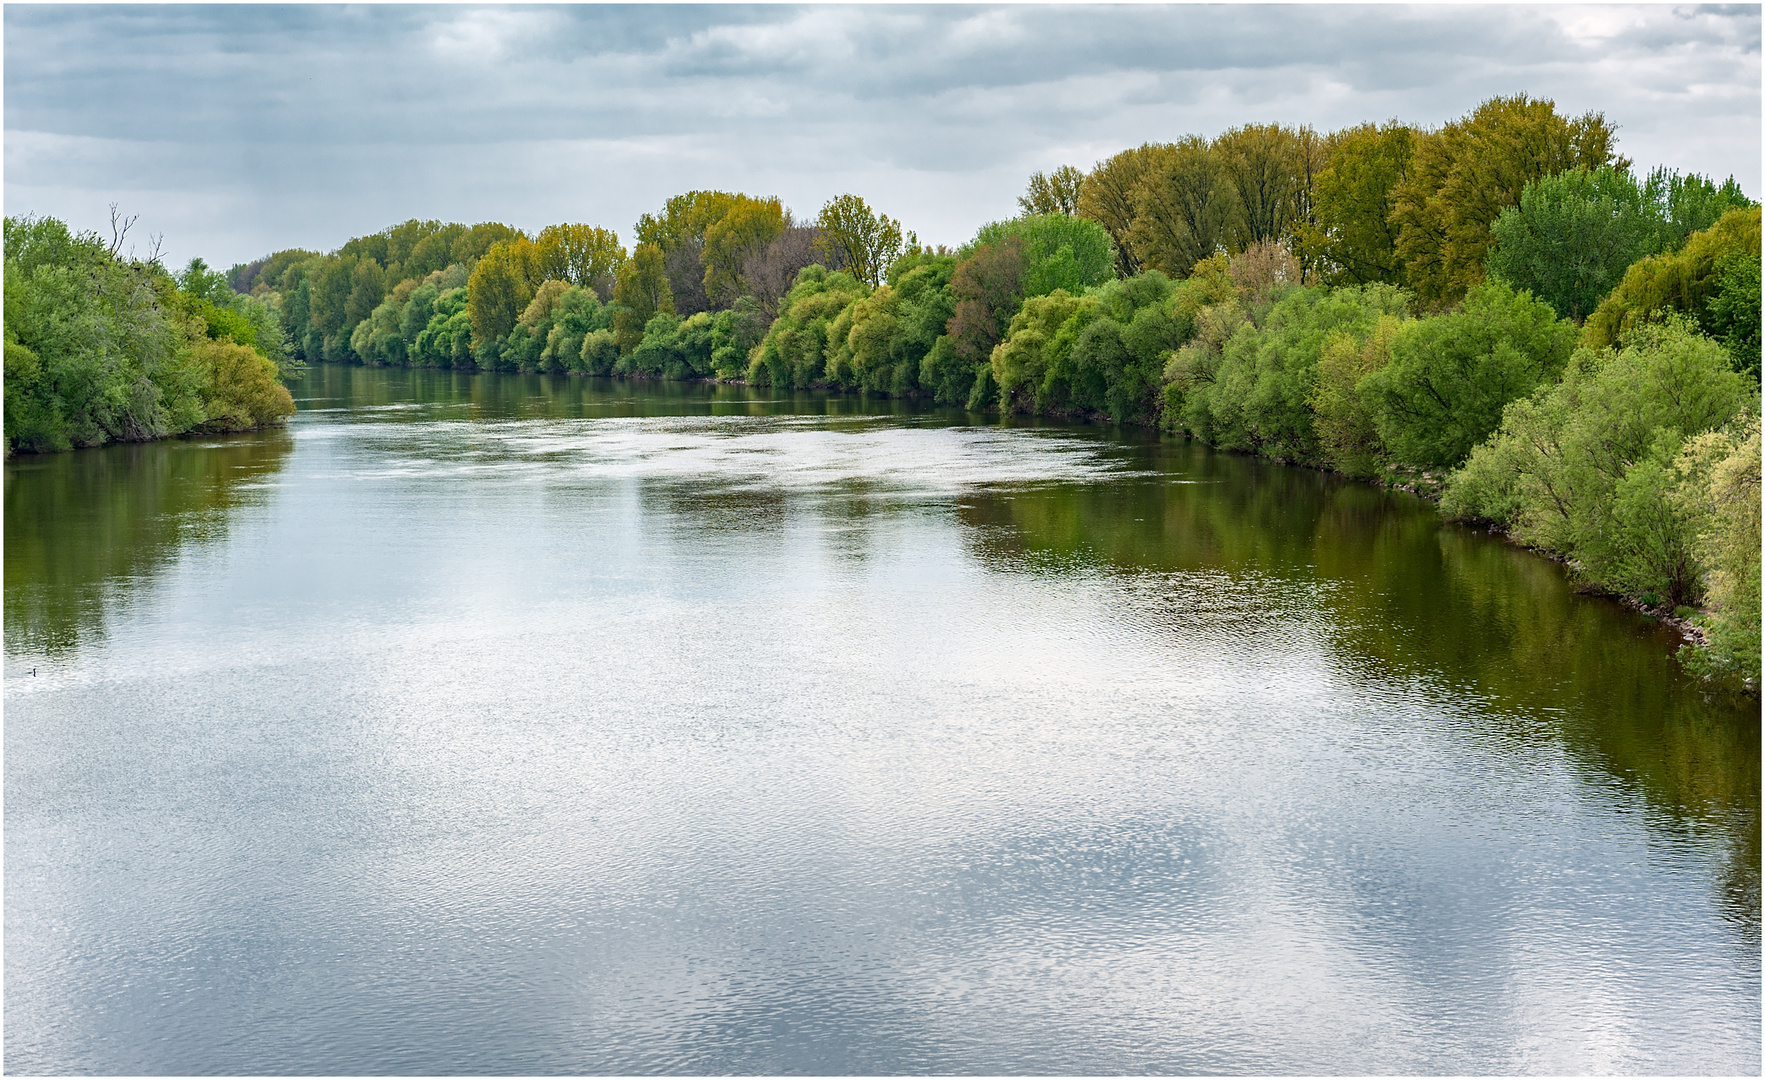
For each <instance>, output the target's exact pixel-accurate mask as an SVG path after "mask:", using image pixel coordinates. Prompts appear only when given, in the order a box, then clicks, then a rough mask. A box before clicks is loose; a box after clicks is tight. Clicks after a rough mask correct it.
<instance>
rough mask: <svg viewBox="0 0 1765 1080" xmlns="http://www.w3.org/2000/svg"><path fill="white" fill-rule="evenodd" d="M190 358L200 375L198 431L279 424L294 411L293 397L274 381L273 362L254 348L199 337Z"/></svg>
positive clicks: (246, 428) (240, 428)
mask: <svg viewBox="0 0 1765 1080" xmlns="http://www.w3.org/2000/svg"><path fill="white" fill-rule="evenodd" d="M190 358H191V360H192V361H193V362H194V363H195V366H196V369H197V370H198V371H199V372H200V373H201V376H202V387H203V393H202V398H203V411H204V412H205V413H206V414H207V417H206V419H204V420H203V421H202V422H201V423H200V424H198V425H197V426H196V430H198V431H209V432H213V431H249V430H251V429H253V428H260V427H266V426H268V425H271V424H280V423H282V422H283V421H285V420H287V418H288V417H289V416H291V415H293V413H294V398H293V397H292V396H291V395H290V394H289V393H288V388H287V387H285V386H283V385H282V384H281V383H279V382H277V381H276V365H275V364H273V363H271V362H270V361H269V359H268V358H267V357H265V356H263V355H261V354H259V353H258V352H257V351H256V350H255V349H250V348H247V347H246V346H244V345H236V344H234V343H233V342H231V341H200V342H197V343H196V344H195V345H193V346H191V348H190Z"/></svg>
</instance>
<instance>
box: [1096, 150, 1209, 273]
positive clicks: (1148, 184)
mask: <svg viewBox="0 0 1765 1080" xmlns="http://www.w3.org/2000/svg"><path fill="white" fill-rule="evenodd" d="M1136 196H1137V197H1136V202H1135V204H1134V217H1133V220H1132V223H1131V224H1130V225H1129V227H1128V243H1129V246H1130V247H1131V248H1132V249H1133V253H1134V258H1135V260H1136V261H1137V262H1138V263H1139V265H1140V266H1142V267H1144V268H1147V269H1157V270H1163V271H1164V272H1165V273H1167V274H1169V275H1171V276H1172V277H1175V278H1184V277H1188V276H1189V270H1190V268H1191V267H1193V266H1194V265H1195V264H1196V263H1198V262H1200V261H1201V260H1202V259H1205V258H1207V257H1208V256H1210V255H1212V254H1214V253H1215V252H1217V251H1220V250H1223V249H1224V248H1225V247H1226V246H1227V242H1228V241H1229V240H1230V239H1231V236H1232V231H1233V228H1234V226H1235V224H1236V223H1237V221H1238V213H1239V211H1238V206H1239V204H1238V193H1237V190H1236V188H1235V186H1234V185H1233V182H1232V177H1231V174H1230V173H1229V172H1228V171H1227V169H1226V166H1225V163H1224V161H1222V160H1221V156H1220V155H1218V154H1216V153H1215V152H1214V150H1213V147H1212V146H1210V145H1209V144H1208V141H1207V140H1206V139H1204V138H1202V137H1201V136H1199V135H1190V136H1189V137H1187V138H1185V139H1183V140H1182V141H1180V142H1178V143H1176V144H1175V145H1173V146H1171V147H1169V148H1167V150H1166V151H1165V152H1164V153H1161V154H1159V155H1158V156H1157V159H1156V161H1155V163H1153V164H1150V165H1149V166H1148V168H1147V171H1146V172H1145V174H1144V175H1143V176H1142V177H1141V180H1140V183H1139V186H1138V187H1137V188H1136ZM1104 227H1105V228H1108V226H1107V225H1105V226H1104Z"/></svg>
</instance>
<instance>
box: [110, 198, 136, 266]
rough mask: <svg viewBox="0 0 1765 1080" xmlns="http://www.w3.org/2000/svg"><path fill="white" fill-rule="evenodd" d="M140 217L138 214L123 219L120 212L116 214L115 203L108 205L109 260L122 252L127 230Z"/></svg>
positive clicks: (127, 233)
mask: <svg viewBox="0 0 1765 1080" xmlns="http://www.w3.org/2000/svg"><path fill="white" fill-rule="evenodd" d="M140 216H141V215H140V214H135V215H133V216H131V217H126V218H125V217H123V216H122V214H121V213H120V212H118V210H117V208H116V203H111V204H110V255H111V258H113V259H114V258H115V257H116V255H117V253H118V252H120V251H122V249H123V240H124V239H125V238H127V237H128V235H129V229H130V228H131V227H132V226H133V225H134V224H135V219H136V218H139V217H140Z"/></svg>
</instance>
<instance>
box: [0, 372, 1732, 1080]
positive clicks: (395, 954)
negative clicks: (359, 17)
mask: <svg viewBox="0 0 1765 1080" xmlns="http://www.w3.org/2000/svg"><path fill="white" fill-rule="evenodd" d="M294 391H295V397H296V400H297V401H298V403H299V406H300V412H299V413H298V414H297V415H296V416H295V417H294V419H293V420H292V422H291V423H290V424H289V426H288V428H287V429H286V430H282V431H272V432H266V433H259V434H252V435H244V436H234V437H227V438H210V439H191V440H180V441H173V442H166V443H159V444H153V445H145V446H118V447H109V448H104V449H99V450H90V451H80V452H76V453H71V454H61V455H53V456H44V457H22V458H17V459H14V460H12V461H9V462H8V463H7V464H6V466H5V764H4V779H5V987H4V997H5V1000H4V1004H5V1017H6V1023H5V1037H4V1050H5V1068H6V1070H7V1071H9V1072H14V1073H19V1072H24V1073H120V1074H143V1073H180V1074H187V1073H343V1074H351V1073H356V1074H359V1073H407V1074H408V1073H416V1074H426V1073H427V1074H433V1073H457V1072H470V1073H523V1074H535V1073H653V1072H675V1073H823V1074H825V1073H872V1074H874V1073H901V1072H909V1073H928V1072H929V1073H1026V1072H1039V1073H1050V1072H1053V1073H1079V1074H1107V1073H1171V1072H1176V1073H1203V1072H1204V1073H1295V1072H1297V1073H1383V1072H1402V1073H1434V1072H1449V1073H1467V1072H1468V1073H1585V1072H1596V1073H1604V1072H1623V1073H1631V1072H1641V1073H1739V1074H1757V1073H1758V1072H1759V1071H1760V1067H1761V1059H1760V1023H1761V1014H1760V896H1759V879H1760V832H1759V820H1760V814H1759V811H1760V784H1759V780H1760V773H1759V760H1760V728H1759V709H1758V704H1757V702H1756V701H1755V702H1752V703H1751V704H1750V705H1749V704H1747V703H1744V702H1736V701H1733V700H1730V699H1728V698H1725V697H1722V696H1720V695H1713V694H1709V693H1707V692H1705V690H1704V689H1703V688H1701V687H1700V686H1699V685H1698V684H1697V683H1696V682H1694V681H1693V680H1690V679H1688V678H1687V677H1686V676H1684V675H1683V674H1681V672H1680V671H1679V669H1678V667H1677V665H1676V663H1675V661H1674V659H1673V655H1672V652H1673V649H1674V647H1675V646H1676V644H1677V638H1676V637H1675V635H1674V634H1673V633H1672V632H1671V631H1669V630H1666V629H1664V628H1662V627H1661V626H1659V625H1657V624H1655V623H1652V622H1650V621H1649V620H1647V619H1645V618H1643V617H1641V616H1639V615H1636V614H1634V613H1632V612H1629V611H1627V610H1625V609H1623V608H1621V607H1619V606H1618V605H1616V604H1614V603H1612V602H1610V601H1607V600H1602V599H1599V598H1596V597H1589V596H1584V595H1579V594H1577V593H1575V592H1574V591H1573V589H1572V587H1571V583H1570V582H1569V581H1568V580H1567V578H1566V576H1565V573H1564V571H1563V569H1562V568H1561V567H1559V566H1557V565H1555V564H1553V563H1551V562H1548V561H1546V560H1544V559H1541V558H1538V557H1536V556H1533V555H1531V554H1528V553H1526V552H1523V551H1520V550H1517V549H1515V548H1514V547H1512V546H1510V545H1507V544H1505V543H1502V542H1500V541H1499V540H1496V539H1493V538H1491V537H1488V536H1486V535H1481V534H1479V533H1477V532H1475V531H1473V530H1470V529H1466V528H1463V527H1459V526H1452V525H1443V524H1442V523H1441V522H1440V521H1439V520H1438V519H1437V517H1436V515H1435V513H1434V511H1433V509H1432V508H1431V507H1430V506H1429V505H1428V504H1427V503H1425V502H1423V501H1421V500H1419V499H1417V498H1414V497H1412V496H1409V495H1405V494H1401V493H1391V492H1384V491H1379V490H1375V489H1373V488H1370V487H1367V486H1365V485H1359V484H1354V483H1349V482H1344V481H1342V480H1340V479H1339V478H1335V477H1332V476H1328V475H1325V474H1321V473H1317V472H1311V471H1306V470H1300V469H1292V468H1285V467H1281V466H1277V465H1273V464H1269V463H1266V462H1261V461H1257V460H1252V459H1248V458H1243V457H1237V456H1232V455H1225V454H1219V453H1214V452H1211V451H1209V450H1207V449H1206V448H1204V447H1201V446H1199V445H1197V444H1194V443H1190V442H1186V441H1184V440H1181V439H1173V438H1170V437H1163V438H1161V437H1158V436H1156V435H1153V434H1151V433H1147V432H1141V431H1116V430H1113V429H1110V428H1106V427H1099V426H1084V425H1076V424H1062V423H1053V422H1028V421H1025V422H1010V423H1001V422H1000V421H998V419H997V418H982V417H976V416H968V415H965V414H963V413H961V412H959V411H949V410H934V409H929V408H926V407H923V406H914V405H911V404H908V403H903V402H898V401H887V400H876V399H868V400H867V399H863V398H858V397H841V396H829V395H822V394H807V393H804V394H788V393H777V392H773V391H770V390H766V389H761V388H749V387H712V386H699V385H690V386H688V385H674V384H661V383H631V382H613V381H607V380H592V379H581V378H576V379H571V378H563V377H548V376H513V375H486V374H480V375H467V374H462V373H453V372H438V371H399V370H372V369H362V368H349V367H334V366H320V367H316V368H314V369H312V370H311V371H310V372H309V373H308V374H307V375H306V376H305V377H304V378H303V379H302V380H301V381H300V382H299V383H298V384H297V385H295V387H294Z"/></svg>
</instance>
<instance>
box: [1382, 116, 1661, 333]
mask: <svg viewBox="0 0 1765 1080" xmlns="http://www.w3.org/2000/svg"><path fill="white" fill-rule="evenodd" d="M1602 165H1615V166H1617V167H1618V168H1620V169H1628V168H1629V167H1630V162H1629V160H1628V159H1625V158H1620V157H1617V156H1616V155H1615V154H1614V152H1613V131H1612V128H1611V126H1610V125H1608V124H1607V123H1606V121H1605V117H1604V116H1603V115H1601V114H1599V113H1592V112H1590V113H1588V114H1586V115H1585V116H1582V117H1579V118H1577V119H1573V120H1571V119H1568V118H1566V117H1562V116H1559V115H1557V111H1556V105H1555V103H1553V102H1551V101H1548V100H1533V99H1531V98H1528V97H1527V96H1526V95H1524V94H1519V95H1516V96H1514V97H1497V98H1491V99H1490V100H1488V101H1486V102H1484V103H1483V104H1482V105H1479V106H1478V107H1477V109H1476V110H1475V111H1474V112H1472V113H1471V114H1470V115H1469V116H1466V117H1464V118H1462V119H1460V120H1455V121H1453V122H1451V123H1449V124H1447V125H1446V126H1445V127H1443V128H1441V129H1440V130H1439V131H1437V132H1433V133H1431V134H1428V135H1424V136H1422V137H1421V138H1420V139H1419V140H1418V141H1417V143H1416V148H1415V153H1414V155H1413V156H1412V158H1411V161H1410V167H1409V170H1408V172H1407V174H1406V176H1405V177H1404V180H1403V182H1402V183H1401V184H1399V185H1398V187H1397V192H1396V195H1397V199H1396V201H1397V205H1396V207H1395V208H1394V209H1393V211H1392V220H1393V221H1395V222H1396V224H1397V226H1398V236H1397V256H1398V259H1399V260H1400V261H1401V262H1402V263H1403V264H1404V273H1405V277H1406V281H1407V283H1408V284H1409V285H1410V287H1411V288H1413V289H1415V290H1416V292H1417V294H1418V295H1420V296H1421V297H1422V298H1423V299H1425V300H1431V301H1446V300H1456V299H1457V298H1459V297H1461V296H1463V295H1464V294H1465V292H1466V290H1468V289H1470V288H1471V287H1472V286H1474V285H1476V284H1477V283H1478V282H1480V281H1482V280H1483V272H1484V264H1485V262H1486V261H1487V256H1488V252H1489V247H1490V244H1491V243H1492V242H1493V241H1492V238H1491V236H1490V231H1489V229H1490V226H1491V225H1492V224H1494V222H1495V219H1496V217H1497V215H1499V214H1500V213H1501V211H1502V208H1503V207H1507V206H1517V205H1518V204H1519V202H1520V195H1521V192H1523V191H1524V190H1525V188H1526V185H1527V184H1528V183H1530V182H1532V181H1534V180H1537V179H1539V178H1540V177H1544V176H1549V175H1550V174H1552V173H1557V172H1562V171H1563V170H1565V169H1573V168H1577V167H1581V168H1587V169H1597V168H1599V167H1600V166H1602Z"/></svg>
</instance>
